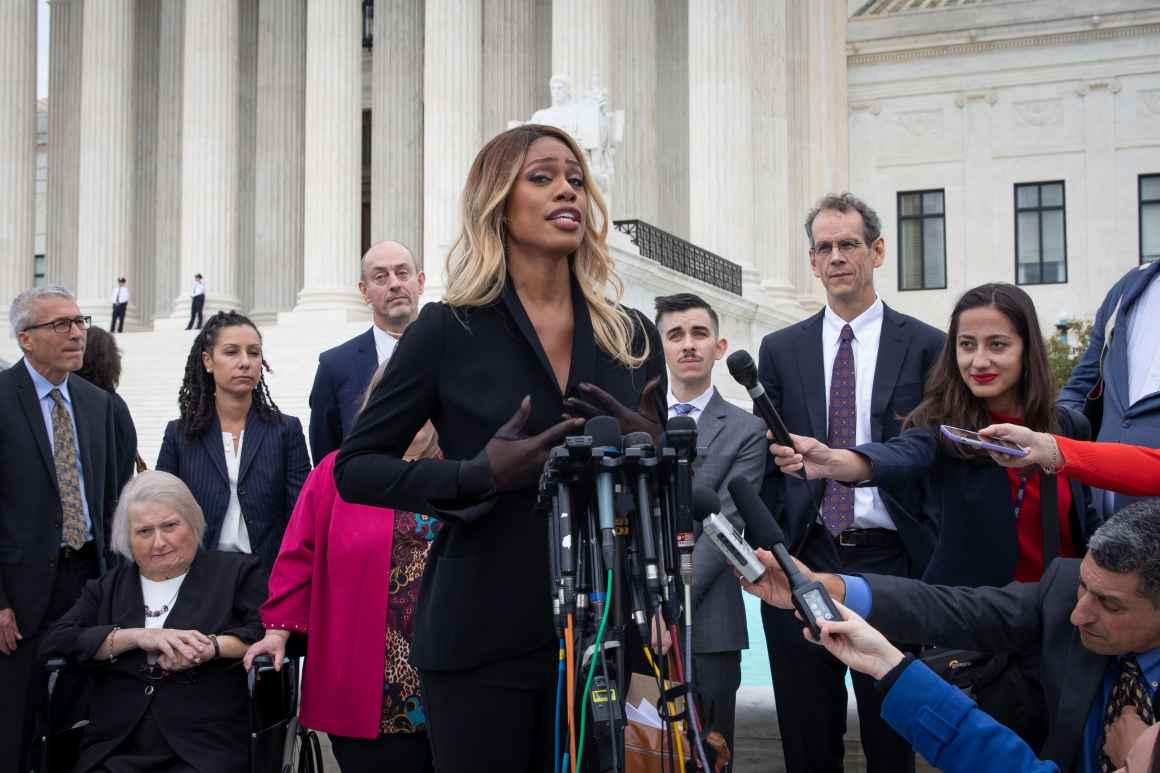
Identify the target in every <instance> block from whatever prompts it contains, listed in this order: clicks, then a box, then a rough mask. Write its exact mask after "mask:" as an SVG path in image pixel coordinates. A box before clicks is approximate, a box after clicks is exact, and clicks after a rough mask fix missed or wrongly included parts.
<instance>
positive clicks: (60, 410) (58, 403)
mask: <svg viewBox="0 0 1160 773" xmlns="http://www.w3.org/2000/svg"><path fill="white" fill-rule="evenodd" d="M48 396H49V397H51V398H52V402H53V406H52V460H53V463H54V464H55V466H56V482H57V487H58V488H59V489H60V508H61V511H62V512H63V514H64V522H63V524H62V525H61V530H60V532H61V541H62V542H63V543H64V544H66V545H68V546H69V547H70V548H73V549H74V550H80V549H81V548H82V547H84V545H85V531H86V529H85V508H84V504H82V502H81V496H82V494H81V479H80V476H79V475H77V443H76V436H75V435H74V434H73V426H72V420H71V419H70V418H69V415H68V408H66V407H65V405H64V395H62V394H61V393H60V390H59V389H54V390H52V391H51V392H49V393H48Z"/></svg>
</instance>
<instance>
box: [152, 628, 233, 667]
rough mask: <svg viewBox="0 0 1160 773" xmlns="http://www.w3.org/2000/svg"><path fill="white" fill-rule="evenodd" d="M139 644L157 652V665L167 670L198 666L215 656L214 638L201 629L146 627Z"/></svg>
mask: <svg viewBox="0 0 1160 773" xmlns="http://www.w3.org/2000/svg"><path fill="white" fill-rule="evenodd" d="M137 646H138V647H139V648H140V649H142V650H144V651H145V652H156V653H157V655H158V657H157V665H159V666H161V667H162V668H164V669H165V670H166V671H185V670H186V669H190V668H196V667H197V666H200V665H202V664H203V663H206V662H208V661H209V660H211V659H212V658H213V657H214V646H213V640H212V639H210V638H209V637H208V636H206V635H205V634H204V633H202V632H201V631H181V630H177V629H175V628H145V629H143V630H142V631H141V633H140V635H139V636H138V637H137Z"/></svg>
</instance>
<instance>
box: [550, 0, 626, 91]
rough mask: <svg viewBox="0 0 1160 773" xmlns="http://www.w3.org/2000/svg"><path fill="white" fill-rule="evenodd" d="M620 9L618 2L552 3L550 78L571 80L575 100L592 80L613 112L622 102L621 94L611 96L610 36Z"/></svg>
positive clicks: (571, 0) (579, 0) (558, 0)
mask: <svg viewBox="0 0 1160 773" xmlns="http://www.w3.org/2000/svg"><path fill="white" fill-rule="evenodd" d="M633 2H635V0H633ZM629 4H630V3H629ZM620 7H621V6H620V3H619V2H617V0H553V3H552V75H565V76H567V77H568V78H570V79H571V80H572V96H573V97H574V98H575V97H579V96H580V95H581V94H587V93H588V92H589V91H590V90H591V89H592V79H593V77H594V76H595V77H596V78H597V79H598V80H599V81H600V86H601V88H603V89H605V90H607V91H609V92H610V93H609V98H610V100H611V105H610V106H611V107H612V109H617V107H618V105H619V103H620V100H621V99H622V96H621V95H620V94H616V93H614V92H611V88H612V85H613V79H614V77H615V68H616V51H615V47H614V43H613V36H614V29H615V26H616V25H617V24H618V23H619V22H620V18H619V16H618V14H619V13H620V11H619V9H620ZM539 107H542V105H540V106H539Z"/></svg>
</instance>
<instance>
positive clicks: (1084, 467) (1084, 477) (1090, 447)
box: [1055, 435, 1160, 497]
mask: <svg viewBox="0 0 1160 773" xmlns="http://www.w3.org/2000/svg"><path fill="white" fill-rule="evenodd" d="M1055 442H1056V443H1057V444H1058V445H1059V452H1060V453H1061V454H1063V460H1064V461H1063V466H1061V467H1060V468H1059V469H1058V470H1057V471H1056V472H1060V473H1065V474H1066V475H1067V476H1068V477H1071V478H1075V479H1076V480H1078V481H1080V482H1081V483H1085V484H1087V485H1089V486H1095V487H1096V488H1102V489H1107V490H1108V491H1116V492H1118V493H1120V494H1128V495H1129V496H1137V497H1141V496H1160V449H1155V448H1144V447H1143V446H1130V445H1125V444H1123V443H1090V442H1088V441H1085V440H1072V439H1071V438H1065V437H1060V436H1059V435H1056V436H1055Z"/></svg>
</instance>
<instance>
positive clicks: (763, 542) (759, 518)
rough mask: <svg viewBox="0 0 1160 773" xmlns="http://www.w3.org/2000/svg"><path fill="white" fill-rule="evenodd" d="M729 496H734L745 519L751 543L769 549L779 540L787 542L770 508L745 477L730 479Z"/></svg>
mask: <svg viewBox="0 0 1160 773" xmlns="http://www.w3.org/2000/svg"><path fill="white" fill-rule="evenodd" d="M729 496H731V497H733V504H734V506H735V507H736V508H737V513H738V514H739V515H740V516H741V520H743V521H745V541H746V542H748V543H749V544H750V545H753V546H755V547H759V548H765V549H766V550H769V549H770V548H772V547H773V546H774V545H776V544H778V543H779V542H781V543H784V542H785V535H784V534H782V533H781V527H780V526H778V525H777V521H775V520H774V519H773V515H772V514H771V513H770V512H769V508H768V507H766V506H765V503H764V502H762V501H761V497H759V496H758V495H757V490H756V489H754V488H753V485H752V484H750V482H749V481H747V480H746V479H745V478H742V477H740V476H738V477H736V478H733V480H731V481H729Z"/></svg>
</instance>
